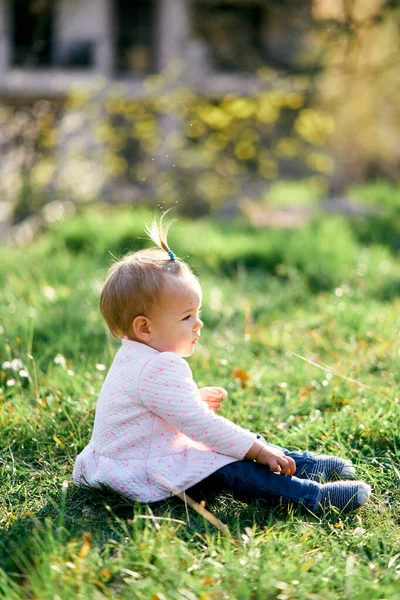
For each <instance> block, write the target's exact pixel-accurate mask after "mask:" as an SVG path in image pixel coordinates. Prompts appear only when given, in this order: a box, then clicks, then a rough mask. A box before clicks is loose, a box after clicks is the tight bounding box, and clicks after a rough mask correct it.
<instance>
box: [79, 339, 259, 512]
mask: <svg viewBox="0 0 400 600" xmlns="http://www.w3.org/2000/svg"><path fill="white" fill-rule="evenodd" d="M121 341H122V346H121V348H120V349H119V350H118V352H117V354H116V356H115V358H114V361H113V364H112V365H111V368H110V370H109V372H108V374H107V377H106V379H105V381H104V384H103V386H102V389H101V391H100V395H99V400H98V403H97V408H96V417H95V423H94V429H93V434H92V438H91V440H90V442H89V444H88V446H86V448H84V450H83V451H82V452H81V454H79V456H78V457H77V459H76V462H75V467H74V472H73V478H74V481H75V483H76V484H78V485H79V484H86V485H89V486H92V487H99V484H105V485H106V486H108V487H111V488H113V489H114V490H115V491H117V492H119V493H120V494H122V495H123V496H126V497H128V498H130V499H131V500H136V501H139V502H155V501H157V500H162V499H164V498H168V497H169V496H171V495H173V494H174V493H177V492H181V491H183V490H185V489H188V488H190V487H191V486H192V485H194V484H196V483H198V482H199V481H201V480H202V479H205V478H206V477H207V476H208V475H210V474H211V473H213V472H214V471H217V470H218V469H220V468H221V467H223V466H224V465H227V464H229V463H231V462H234V461H236V460H241V459H243V458H244V456H245V454H246V453H247V452H248V450H249V449H250V448H251V446H252V444H253V443H254V441H255V440H256V438H257V436H256V434H255V433H252V432H251V431H249V430H247V429H243V428H242V427H239V426H238V425H235V424H234V423H232V422H231V421H229V420H228V419H225V418H224V417H221V416H219V415H216V414H215V413H214V412H213V411H212V410H210V409H209V408H208V405H207V404H206V403H205V402H204V401H203V400H202V399H201V397H200V394H199V390H198V388H197V386H196V384H195V382H194V381H193V377H192V373H191V370H190V368H189V365H188V364H187V362H186V361H185V360H183V359H182V358H179V357H178V356H176V355H175V354H173V353H172V352H158V351H157V350H154V349H153V348H150V347H149V346H146V345H144V344H141V343H139V342H133V341H130V340H125V339H123V340H121Z"/></svg>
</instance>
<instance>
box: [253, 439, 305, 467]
mask: <svg viewBox="0 0 400 600" xmlns="http://www.w3.org/2000/svg"><path fill="white" fill-rule="evenodd" d="M245 458H247V459H249V460H255V461H256V462H258V463H260V464H261V465H267V466H268V467H269V468H270V470H271V471H273V472H274V473H282V474H283V475H294V473H295V471H296V463H295V461H294V460H293V458H290V457H289V456H285V455H284V454H282V452H279V450H277V449H276V448H271V447H269V446H265V444H262V443H261V442H259V441H256V442H254V444H253V445H252V447H251V448H250V450H249V451H248V452H247V454H246V457H245Z"/></svg>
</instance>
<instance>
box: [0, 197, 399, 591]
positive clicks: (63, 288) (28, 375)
mask: <svg viewBox="0 0 400 600" xmlns="http://www.w3.org/2000/svg"><path fill="white" fill-rule="evenodd" d="M145 218H146V214H145V213H144V212H143V211H141V210H128V209H123V208H108V209H106V210H105V209H102V210H100V209H98V208H92V209H88V210H86V212H84V213H82V214H80V215H78V216H75V217H74V218H72V219H70V220H68V221H65V222H63V223H60V224H57V225H54V226H53V227H52V228H51V229H50V230H48V231H46V232H44V233H43V234H42V235H41V236H40V237H39V238H38V239H37V240H36V241H35V242H34V243H33V244H32V245H31V246H29V247H24V248H21V247H13V248H6V247H2V249H1V250H2V251H1V253H0V419H1V428H2V436H1V453H0V469H1V479H0V481H1V483H0V485H1V496H0V503H1V515H0V518H1V532H0V543H1V549H0V593H1V595H2V596H1V597H3V598H6V599H7V600H14V599H15V600H16V599H24V600H25V599H30V598H32V599H33V598H35V599H36V598H37V599H40V600H47V599H49V600H50V599H51V600H64V599H68V600H70V599H71V598H83V599H85V600H90V599H92V598H93V599H96V600H97V599H102V598H113V599H117V598H118V599H119V598H121V599H136V598H137V599H146V600H147V599H151V600H175V599H178V600H180V599H182V600H184V599H186V600H196V599H198V600H219V599H221V600H223V599H227V600H228V599H229V600H230V599H243V600H244V599H253V600H256V599H257V600H267V599H268V600H269V599H271V600H272V599H279V600H289V599H296V600H305V599H315V600H317V599H320V598H321V599H322V598H323V599H325V598H326V597H328V596H330V597H332V598H335V599H336V598H338V599H341V598H351V599H352V600H361V599H366V600H367V599H368V600H375V599H376V600H379V599H387V600H395V599H400V591H399V590H400V551H399V550H400V529H399V515H400V495H399V494H400V493H399V482H400V454H399V452H400V450H399V442H400V420H399V397H400V393H399V381H400V372H399V353H400V337H399V331H400V315H399V310H400V301H399V298H398V295H399V291H400V264H399V260H398V258H399V255H398V250H397V247H398V246H397V242H398V236H397V231H396V227H397V225H396V222H395V221H394V220H390V219H388V221H387V223H386V225H385V221H384V217H383V216H382V217H380V216H374V217H371V222H367V220H366V218H365V217H364V218H362V219H360V220H358V221H357V220H351V219H350V218H344V217H335V216H330V217H325V218H322V217H317V218H316V219H315V220H313V221H312V222H311V223H309V224H308V225H306V226H304V227H303V228H302V229H299V230H293V231H279V230H271V231H267V230H253V229H251V228H250V227H249V226H248V225H246V224H245V223H234V222H232V223H230V224H218V223H216V222H215V221H211V220H207V219H204V220H199V221H197V222H187V221H184V220H179V221H178V223H176V224H175V226H174V228H173V230H172V232H171V238H170V241H171V247H172V248H173V250H174V252H175V253H176V254H177V255H178V256H180V257H183V258H184V259H186V260H187V261H188V262H189V263H190V264H191V265H192V266H193V268H194V269H195V271H196V273H197V274H198V276H199V277H200V280H201V282H202V285H203V290H204V307H203V320H204V323H205V326H204V329H203V335H202V338H201V344H199V345H198V347H197V350H196V353H195V355H194V356H193V357H192V358H191V359H190V365H191V368H192V370H193V373H194V376H195V379H196V381H197V382H198V384H199V385H210V384H218V385H222V386H224V387H225V388H226V389H227V390H228V392H229V396H228V398H227V400H226V401H225V402H224V404H223V408H222V410H221V414H223V415H224V416H227V417H228V418H230V419H232V420H236V421H237V422H238V423H239V424H240V425H242V426H244V427H248V428H251V429H252V430H254V431H259V432H261V433H262V434H263V435H264V436H265V437H266V438H267V439H268V440H270V441H272V442H275V443H277V444H281V445H284V446H286V447H290V448H293V449H297V448H298V449H309V450H312V451H318V452H322V453H334V454H339V455H341V456H343V457H347V458H350V459H352V460H353V461H354V463H355V464H356V466H357V471H358V476H359V478H362V479H365V480H366V481H367V482H368V483H370V484H371V485H372V487H373V495H372V498H371V502H370V504H369V505H368V507H366V508H363V509H362V510H360V511H359V512H357V513H351V514H350V515H344V514H340V513H337V512H336V513H335V512H331V513H330V514H328V515H326V516H324V517H323V518H321V519H317V518H316V517H314V516H312V515H309V514H300V513H298V512H296V511H295V510H291V511H289V513H287V512H285V511H282V510H272V511H271V510H266V509H265V508H264V507H263V506H262V505H256V506H251V507H249V506H246V505H244V504H241V503H240V502H236V501H233V500H232V499H231V498H230V497H229V496H228V495H223V496H219V497H215V498H211V499H210V501H209V502H208V504H207V506H206V508H207V509H208V510H209V511H210V512H211V513H212V514H213V515H215V516H216V517H217V518H218V519H220V520H221V521H222V522H223V523H225V524H226V525H227V527H228V531H226V532H225V533H222V532H220V531H219V530H217V529H216V528H215V527H214V526H213V525H212V524H210V523H209V522H208V521H207V520H205V519H203V518H202V517H201V516H199V515H198V514H197V513H196V512H194V511H193V510H191V509H190V508H186V507H185V506H184V505H183V504H182V503H181V502H180V501H179V500H173V501H172V500H171V501H168V502H165V503H161V504H159V505H154V506H151V505H150V506H146V505H134V506H132V505H129V504H127V503H126V502H125V501H124V500H122V499H121V498H118V497H117V496H112V495H110V494H107V493H106V492H102V493H99V492H97V493H94V492H91V491H84V490H80V489H77V488H75V487H74V486H73V484H72V482H71V471H72V467H73V462H74V458H75V456H76V454H77V453H78V452H80V450H82V449H83V447H84V446H85V445H86V443H87V442H88V440H89V438H90V433H91V428H92V424H93V418H94V409H95V403H96V397H97V393H98V391H99V389H100V387H101V384H102V381H103V379H104V376H105V372H106V370H107V368H108V367H109V365H110V363H111V361H112V358H113V355H114V353H115V351H116V349H117V348H118V342H117V341H115V340H113V339H112V338H111V337H110V336H108V335H106V332H105V325H104V323H103V322H102V319H101V316H100V314H99V311H98V297H99V292H100V290H101V286H102V282H103V280H104V276H105V272H106V269H107V266H108V265H109V264H110V261H111V260H112V255H120V254H121V252H124V251H126V250H131V249H135V248H136V249H137V248H140V247H143V245H144V244H146V241H145V240H144V239H143V238H144V235H143V226H144V222H145Z"/></svg>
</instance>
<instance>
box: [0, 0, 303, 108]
mask: <svg viewBox="0 0 400 600" xmlns="http://www.w3.org/2000/svg"><path fill="white" fill-rule="evenodd" d="M291 4H292V3H291V2H288V1H287V0H281V1H279V2H278V1H277V0H96V1H95V2H93V0H57V1H55V0H0V94H2V95H8V96H21V95H22V96H23V95H25V96H27V95H29V96H40V97H43V96H48V97H57V96H58V97H60V96H63V95H65V94H67V93H68V92H69V90H70V89H71V87H73V86H76V85H79V84H85V83H87V82H88V81H90V80H91V79H93V78H95V77H98V75H102V76H104V77H106V78H107V80H111V81H115V82H118V81H122V82H124V84H125V88H124V90H125V93H126V94H128V95H132V96H140V95H142V94H144V93H145V91H144V88H143V79H144V77H145V76H146V75H148V74H151V73H158V72H161V71H163V70H164V69H165V68H166V67H167V65H168V64H170V63H171V61H174V60H176V59H179V60H183V61H184V62H185V63H186V65H187V67H188V68H187V71H186V74H187V76H186V79H187V83H188V84H189V85H191V87H195V88H196V89H198V90H199V91H200V92H203V93H206V94H211V95H213V94H216V95H221V94H224V93H227V92H229V91H236V92H239V93H248V92H249V91H251V88H252V83H253V82H254V79H255V78H254V74H255V73H256V71H257V70H258V69H259V68H261V67H263V66H264V65H269V66H272V67H274V68H277V69H279V70H281V71H293V70H294V69H296V68H297V66H298V57H299V55H300V53H301V52H300V51H301V50H302V49H303V45H304V29H305V27H307V23H308V19H302V18H301V13H302V12H303V13H308V12H309V9H310V2H309V1H308V0H305V1H302V2H299V3H297V4H298V5H299V6H297V7H296V10H292V6H291ZM299 11H300V13H299Z"/></svg>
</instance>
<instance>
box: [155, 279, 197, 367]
mask: <svg viewBox="0 0 400 600" xmlns="http://www.w3.org/2000/svg"><path fill="white" fill-rule="evenodd" d="M174 283H175V282H174ZM200 306H201V289H200V286H199V285H198V284H197V282H193V283H192V282H183V281H178V283H177V284H175V285H174V286H171V287H170V288H169V289H168V290H166V292H165V294H164V297H163V299H162V303H161V305H160V307H158V308H157V309H156V310H155V311H154V313H153V314H152V315H151V325H150V331H151V341H150V343H149V345H150V346H151V347H152V348H155V349H156V350H158V351H159V352H174V353H175V354H177V355H178V356H181V357H184V356H191V355H192V354H193V352H194V349H195V346H196V342H197V340H198V339H199V337H200V329H201V328H202V327H203V322H202V321H201V320H200V318H199V311H200Z"/></svg>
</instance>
